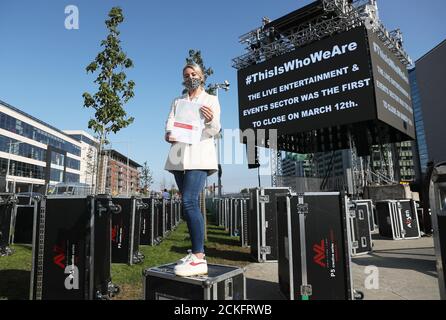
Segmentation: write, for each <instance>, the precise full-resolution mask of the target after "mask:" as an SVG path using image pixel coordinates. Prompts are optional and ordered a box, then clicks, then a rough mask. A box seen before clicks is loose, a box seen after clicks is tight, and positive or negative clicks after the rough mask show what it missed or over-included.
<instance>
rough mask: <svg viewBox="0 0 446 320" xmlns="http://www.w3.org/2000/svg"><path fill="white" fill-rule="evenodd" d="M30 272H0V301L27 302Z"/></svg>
mask: <svg viewBox="0 0 446 320" xmlns="http://www.w3.org/2000/svg"><path fill="white" fill-rule="evenodd" d="M30 277H31V272H30V271H25V270H0V299H5V298H6V299H8V300H28V299H29V281H30Z"/></svg>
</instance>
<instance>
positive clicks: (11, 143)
mask: <svg viewBox="0 0 446 320" xmlns="http://www.w3.org/2000/svg"><path fill="white" fill-rule="evenodd" d="M21 143H24V142H21V141H16V142H12V141H11V140H9V142H8V144H9V151H8V166H7V168H6V177H5V180H6V192H9V181H8V176H9V166H10V164H11V149H12V145H19V144H21Z"/></svg>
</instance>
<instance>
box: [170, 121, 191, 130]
mask: <svg viewBox="0 0 446 320" xmlns="http://www.w3.org/2000/svg"><path fill="white" fill-rule="evenodd" d="M173 126H174V127H178V128H183V129H189V130H192V129H193V128H194V127H193V126H191V125H189V124H185V123H180V122H174V124H173Z"/></svg>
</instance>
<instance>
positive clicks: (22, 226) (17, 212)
mask: <svg viewBox="0 0 446 320" xmlns="http://www.w3.org/2000/svg"><path fill="white" fill-rule="evenodd" d="M39 201H40V197H37V196H24V195H18V196H17V204H16V205H15V207H14V233H13V235H12V240H11V241H12V242H13V243H17V244H32V243H33V239H34V237H35V233H34V231H35V228H34V226H35V225H36V221H34V219H35V217H37V209H38V203H39Z"/></svg>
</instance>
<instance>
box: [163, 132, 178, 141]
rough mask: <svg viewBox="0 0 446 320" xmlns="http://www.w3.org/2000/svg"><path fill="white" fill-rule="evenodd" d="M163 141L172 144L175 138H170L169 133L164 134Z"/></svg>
mask: <svg viewBox="0 0 446 320" xmlns="http://www.w3.org/2000/svg"><path fill="white" fill-rule="evenodd" d="M164 140H166V141H167V142H169V143H174V142H175V138H174V137H172V135H171V134H170V132H166V135H165V136H164Z"/></svg>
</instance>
